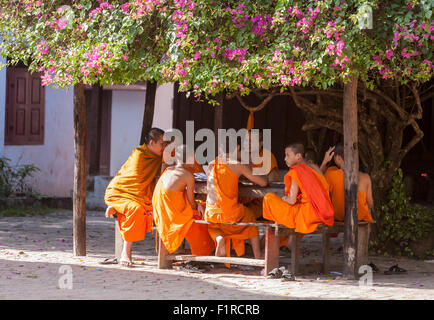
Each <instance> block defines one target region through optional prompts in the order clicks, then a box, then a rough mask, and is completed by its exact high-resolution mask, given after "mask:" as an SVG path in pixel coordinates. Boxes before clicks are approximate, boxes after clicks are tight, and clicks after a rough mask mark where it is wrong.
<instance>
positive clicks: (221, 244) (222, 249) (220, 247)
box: [215, 236, 226, 257]
mask: <svg viewBox="0 0 434 320" xmlns="http://www.w3.org/2000/svg"><path fill="white" fill-rule="evenodd" d="M216 242H217V247H216V249H215V255H216V256H217V257H226V246H225V239H224V238H223V237H222V236H217V237H216Z"/></svg>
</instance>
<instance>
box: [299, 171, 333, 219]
mask: <svg viewBox="0 0 434 320" xmlns="http://www.w3.org/2000/svg"><path fill="white" fill-rule="evenodd" d="M291 169H293V170H295V171H296V172H297V176H298V178H299V179H300V182H301V184H302V185H303V187H304V190H305V192H306V195H307V197H308V199H309V203H310V205H311V206H312V208H313V210H314V212H315V214H316V216H317V217H318V218H319V219H321V221H322V222H323V223H324V224H325V225H328V226H332V225H333V223H334V219H333V218H334V210H333V205H332V203H331V201H330V197H329V195H328V190H327V189H325V188H324V186H323V183H321V182H320V181H319V175H318V174H315V173H314V170H312V169H311V168H310V167H308V166H307V165H305V164H304V163H300V164H297V165H295V166H293V167H292V168H291ZM321 179H324V178H323V177H321ZM324 182H325V181H324ZM325 183H326V182H325Z"/></svg>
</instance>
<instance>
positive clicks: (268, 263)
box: [264, 227, 279, 276]
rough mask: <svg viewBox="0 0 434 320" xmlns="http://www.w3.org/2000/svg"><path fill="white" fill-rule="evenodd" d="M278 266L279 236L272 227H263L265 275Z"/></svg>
mask: <svg viewBox="0 0 434 320" xmlns="http://www.w3.org/2000/svg"><path fill="white" fill-rule="evenodd" d="M278 267H279V236H278V235H275V233H274V228H272V227H266V228H265V270H264V276H267V275H268V273H270V271H271V270H273V269H274V268H278Z"/></svg>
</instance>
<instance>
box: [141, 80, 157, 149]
mask: <svg viewBox="0 0 434 320" xmlns="http://www.w3.org/2000/svg"><path fill="white" fill-rule="evenodd" d="M156 92H157V83H156V82H151V81H147V82H146V98H145V112H144V113H143V122H142V134H141V137H140V144H144V143H145V137H146V135H147V134H148V132H149V130H151V128H152V121H153V120H154V108H155V94H156Z"/></svg>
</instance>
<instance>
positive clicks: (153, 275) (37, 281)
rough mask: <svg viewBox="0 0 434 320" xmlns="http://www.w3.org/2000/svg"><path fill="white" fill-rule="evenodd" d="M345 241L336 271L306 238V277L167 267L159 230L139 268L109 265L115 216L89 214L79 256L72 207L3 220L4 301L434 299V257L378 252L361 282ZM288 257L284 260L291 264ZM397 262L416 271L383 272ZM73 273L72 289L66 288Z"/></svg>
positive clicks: (143, 247)
mask: <svg viewBox="0 0 434 320" xmlns="http://www.w3.org/2000/svg"><path fill="white" fill-rule="evenodd" d="M342 244H343V237H342V235H340V236H339V237H338V238H335V239H332V241H331V250H332V258H331V270H332V273H331V274H328V275H322V274H320V273H319V271H320V262H321V238H320V236H318V235H312V236H306V237H305V238H304V239H303V240H302V242H301V253H302V260H301V266H300V271H301V273H302V274H301V275H299V276H297V277H296V281H294V282H282V281H281V280H280V279H266V278H264V277H263V276H261V269H260V268H250V269H249V268H246V267H241V266H240V267H237V266H232V267H231V268H230V269H227V268H226V267H224V265H222V264H213V265H206V266H205V265H202V266H201V268H202V269H204V268H205V267H206V269H208V270H206V271H205V272H202V273H197V272H189V271H182V270H179V269H171V270H159V269H158V268H157V255H156V252H155V247H156V243H155V233H154V234H151V233H149V234H147V236H146V239H145V241H141V242H138V243H135V244H134V247H133V258H134V260H135V266H134V268H125V267H120V266H118V265H101V264H99V262H100V261H102V260H104V259H105V258H109V257H113V254H114V220H113V219H106V218H105V217H104V213H103V212H96V211H91V212H88V213H87V256H85V257H75V256H73V254H72V211H57V212H53V213H51V214H47V215H44V216H28V217H0V299H56V300H57V299H91V300H95V299H163V300H165V299H168V300H177V299H182V300H196V299H205V300H214V299H230V300H237V299H246V300H250V299H261V300H262V299H387V300H388V299H430V300H431V299H434V263H433V262H434V261H417V260H410V259H391V258H385V257H375V256H372V257H370V261H372V262H373V263H375V264H376V265H377V266H378V267H379V269H380V272H379V273H374V275H373V282H372V284H371V285H369V286H360V285H359V281H350V280H342V279H341V277H340V272H342V259H343V258H342ZM288 262H289V257H283V258H281V263H282V264H283V265H285V263H288ZM396 263H398V264H399V266H400V267H402V268H405V269H406V270H408V273H407V274H400V275H385V274H384V273H383V272H384V270H386V269H388V268H389V267H390V266H392V265H394V264H396ZM62 266H66V267H62ZM65 270H69V271H72V274H69V273H64V272H65ZM69 275H71V276H70V278H69V279H71V280H72V288H71V289H68V288H60V287H59V286H62V280H64V279H65V277H67V276H69Z"/></svg>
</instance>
